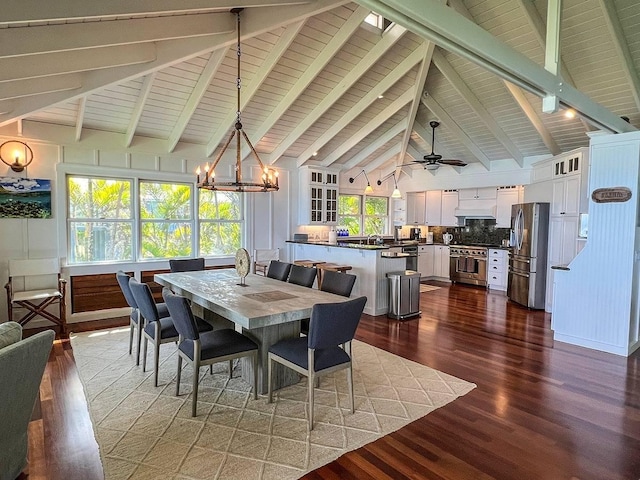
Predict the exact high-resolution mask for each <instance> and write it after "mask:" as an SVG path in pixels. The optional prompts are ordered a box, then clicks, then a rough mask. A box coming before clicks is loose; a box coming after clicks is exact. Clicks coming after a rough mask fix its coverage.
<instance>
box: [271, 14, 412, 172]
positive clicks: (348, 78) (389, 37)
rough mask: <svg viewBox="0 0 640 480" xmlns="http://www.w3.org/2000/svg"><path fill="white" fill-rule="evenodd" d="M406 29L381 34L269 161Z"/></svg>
mask: <svg viewBox="0 0 640 480" xmlns="http://www.w3.org/2000/svg"><path fill="white" fill-rule="evenodd" d="M406 31H407V29H406V28H404V27H402V26H400V25H397V24H396V25H393V26H392V27H390V28H389V30H387V31H386V32H384V33H383V34H382V36H381V37H380V40H379V41H378V42H377V43H376V44H375V45H374V46H373V48H372V49H371V50H370V51H369V52H367V54H366V55H365V56H364V57H362V59H361V60H360V61H359V62H358V63H357V64H356V65H355V66H354V67H353V68H352V69H351V70H350V71H349V73H348V74H347V75H345V76H344V78H343V79H342V80H341V81H340V83H338V85H336V87H335V88H334V89H333V90H332V92H331V95H327V96H325V97H324V98H323V99H322V101H321V102H320V103H319V104H318V105H316V106H315V107H314V109H313V110H311V112H309V114H308V115H307V116H306V117H305V118H304V120H302V122H300V123H299V124H298V125H296V127H295V128H294V129H293V130H292V131H291V132H290V133H289V134H288V135H287V136H286V137H285V138H284V139H283V140H282V141H281V142H280V144H279V145H278V146H277V147H276V148H275V149H274V150H273V152H271V155H270V157H269V163H274V162H276V161H277V160H278V159H279V158H280V157H281V156H282V155H284V153H285V152H286V151H287V150H288V149H289V147H291V145H293V144H294V143H295V142H296V140H298V138H300V136H301V135H302V134H304V132H306V131H307V130H308V129H309V128H310V127H311V126H312V125H313V124H314V123H315V122H316V121H317V120H318V119H319V118H320V117H321V116H322V115H323V114H324V113H325V112H326V111H327V110H329V108H331V106H332V105H333V104H334V103H335V102H337V101H338V99H340V98H341V97H342V95H343V94H344V93H345V92H347V91H348V90H349V89H350V88H351V87H352V86H353V84H355V83H356V82H357V81H358V80H359V79H360V78H361V77H362V75H364V74H365V73H366V72H367V71H368V70H369V69H370V68H371V67H372V66H373V65H374V64H375V63H376V62H377V61H378V60H380V58H381V57H382V56H383V55H384V54H385V53H387V52H388V51H389V49H390V48H391V47H392V46H393V45H395V44H396V43H397V41H398V40H400V39H401V38H402V36H403V35H404V34H405V33H406Z"/></svg>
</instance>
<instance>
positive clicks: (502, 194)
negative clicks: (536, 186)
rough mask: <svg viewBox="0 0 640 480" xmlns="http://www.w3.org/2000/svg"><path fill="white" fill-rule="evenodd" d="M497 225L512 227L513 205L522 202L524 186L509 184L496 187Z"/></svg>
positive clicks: (499, 226)
mask: <svg viewBox="0 0 640 480" xmlns="http://www.w3.org/2000/svg"><path fill="white" fill-rule="evenodd" d="M496 195H497V198H496V227H498V228H511V207H512V206H513V205H515V204H517V203H520V202H521V199H522V187H521V186H517V185H509V186H506V187H498V188H497V189H496Z"/></svg>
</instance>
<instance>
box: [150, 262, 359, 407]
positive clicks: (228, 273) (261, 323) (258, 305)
mask: <svg viewBox="0 0 640 480" xmlns="http://www.w3.org/2000/svg"><path fill="white" fill-rule="evenodd" d="M154 280H155V282H156V283H158V284H160V285H162V286H165V287H167V288H169V289H171V291H173V292H174V293H176V294H178V295H182V296H183V297H186V298H188V299H189V300H190V301H191V302H192V305H193V304H195V305H198V306H200V307H202V309H203V313H204V315H203V316H204V318H205V320H207V321H209V320H211V321H212V323H214V328H216V325H219V323H220V322H219V321H217V320H219V318H222V319H226V321H227V322H229V323H228V324H227V326H231V324H233V328H234V329H235V330H236V331H238V332H241V333H243V334H244V335H246V336H248V337H249V338H251V339H252V340H253V341H255V342H256V343H257V344H258V347H259V350H258V393H261V394H264V393H266V392H267V389H268V354H269V347H271V345H273V344H274V343H276V342H278V341H280V340H283V339H286V338H296V337H299V336H300V320H302V319H305V318H310V317H311V310H312V309H313V305H315V304H316V303H337V302H344V301H346V300H348V298H347V297H343V296H340V295H335V294H332V293H328V292H323V291H321V290H317V289H314V288H308V287H303V286H300V285H296V284H293V283H288V282H283V281H280V280H276V279H273V278H269V277H264V276H261V275H256V274H251V273H250V274H248V275H247V276H246V277H245V278H244V279H241V278H240V277H239V276H238V274H237V273H236V270H235V269H214V270H200V271H193V272H180V273H160V274H156V275H154ZM222 326H224V325H222ZM218 328H220V327H218ZM242 376H243V378H247V379H251V378H253V365H252V363H251V362H250V361H243V362H242ZM298 381H299V376H298V374H297V373H295V372H294V371H293V370H291V369H288V368H286V367H284V366H283V365H280V364H274V371H273V382H274V389H278V388H282V387H284V386H287V385H291V384H293V383H297V382H298Z"/></svg>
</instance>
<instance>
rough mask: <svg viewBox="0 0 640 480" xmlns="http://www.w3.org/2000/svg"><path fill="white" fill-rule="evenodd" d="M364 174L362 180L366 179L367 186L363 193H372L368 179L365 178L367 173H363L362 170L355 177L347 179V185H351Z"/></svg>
mask: <svg viewBox="0 0 640 480" xmlns="http://www.w3.org/2000/svg"><path fill="white" fill-rule="evenodd" d="M363 173H364V178H366V179H367V186H366V188H365V189H364V193H373V187H372V186H371V183H370V182H369V177H367V172H365V171H364V168H363V169H362V171H361V172H360V173H359V174H357V175H356V176H355V177H350V178H349V183H353V182H354V181H355V180H356V178H358V177H359V176H360V175H362V174H363Z"/></svg>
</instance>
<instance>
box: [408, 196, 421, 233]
mask: <svg viewBox="0 0 640 480" xmlns="http://www.w3.org/2000/svg"><path fill="white" fill-rule="evenodd" d="M424 221H425V192H410V193H407V225H424Z"/></svg>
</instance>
